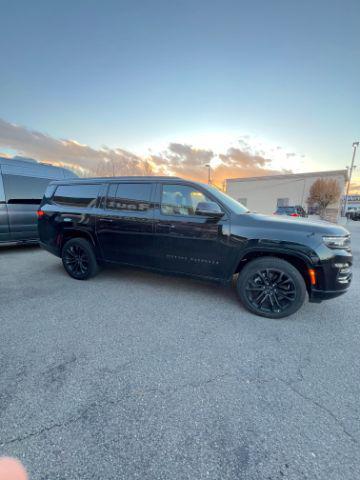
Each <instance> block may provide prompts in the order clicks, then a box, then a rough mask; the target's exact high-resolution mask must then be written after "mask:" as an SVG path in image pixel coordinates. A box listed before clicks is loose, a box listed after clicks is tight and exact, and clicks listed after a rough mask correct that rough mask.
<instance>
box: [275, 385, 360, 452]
mask: <svg viewBox="0 0 360 480" xmlns="http://www.w3.org/2000/svg"><path fill="white" fill-rule="evenodd" d="M278 380H279V381H280V382H281V383H282V384H283V385H286V386H287V387H288V388H290V390H292V391H293V392H294V393H295V394H296V395H298V396H299V397H301V398H302V399H303V400H306V401H307V402H309V403H311V404H312V405H315V407H317V408H319V409H320V410H322V411H323V412H326V413H327V414H328V415H329V416H330V417H331V418H332V419H333V420H334V421H335V423H336V424H337V425H338V426H339V427H340V428H341V430H342V431H343V432H344V434H345V435H346V436H347V437H348V438H350V440H351V441H352V442H353V443H356V444H357V443H359V441H358V439H357V438H356V437H354V435H352V434H351V433H350V432H349V431H348V430H347V429H346V427H345V425H344V424H343V422H342V421H341V420H339V419H338V417H337V416H336V415H335V414H334V412H332V411H331V410H330V409H329V408H328V407H326V406H325V405H322V404H321V403H320V402H317V401H316V400H314V399H313V398H311V397H308V396H307V395H304V394H303V393H301V392H299V390H297V389H296V388H295V387H294V386H293V383H292V382H287V381H286V380H283V379H282V378H279V379H278Z"/></svg>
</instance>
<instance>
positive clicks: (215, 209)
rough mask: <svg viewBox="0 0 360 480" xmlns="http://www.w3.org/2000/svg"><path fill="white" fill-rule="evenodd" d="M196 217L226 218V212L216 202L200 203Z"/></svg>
mask: <svg viewBox="0 0 360 480" xmlns="http://www.w3.org/2000/svg"><path fill="white" fill-rule="evenodd" d="M195 215H201V216H203V217H212V218H221V217H222V216H224V212H223V211H222V210H221V208H220V207H219V205H218V204H217V203H215V202H199V203H198V204H197V207H196V210H195Z"/></svg>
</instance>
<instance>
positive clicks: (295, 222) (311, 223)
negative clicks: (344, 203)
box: [246, 213, 349, 236]
mask: <svg viewBox="0 0 360 480" xmlns="http://www.w3.org/2000/svg"><path fill="white" fill-rule="evenodd" d="M246 216H249V217H251V219H252V220H253V221H254V222H255V223H257V224H258V225H259V227H260V225H261V227H263V228H266V227H268V228H275V229H284V230H288V231H298V232H304V233H305V232H306V233H309V234H311V233H315V234H320V235H328V236H343V235H349V232H348V230H346V228H344V227H342V226H341V225H335V224H334V223H329V222H325V221H322V220H308V219H304V218H302V217H286V216H285V215H284V216H275V215H262V214H258V213H248V214H246Z"/></svg>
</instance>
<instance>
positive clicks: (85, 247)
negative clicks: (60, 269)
mask: <svg viewBox="0 0 360 480" xmlns="http://www.w3.org/2000/svg"><path fill="white" fill-rule="evenodd" d="M61 257H62V262H63V265H64V268H65V270H66V271H67V273H68V274H69V275H70V277H72V278H75V279H76V280H87V279H88V278H91V277H93V276H95V275H96V274H97V272H98V270H99V266H98V263H97V261H96V257H95V253H94V249H93V247H92V245H91V244H90V242H88V241H87V240H85V239H84V238H73V239H71V240H69V241H67V242H66V243H65V245H64V247H63V249H62V254H61Z"/></svg>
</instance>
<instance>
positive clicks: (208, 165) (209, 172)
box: [205, 163, 211, 185]
mask: <svg viewBox="0 0 360 480" xmlns="http://www.w3.org/2000/svg"><path fill="white" fill-rule="evenodd" d="M205 167H207V168H208V184H209V185H210V183H211V165H210V163H207V164H206V165H205Z"/></svg>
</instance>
